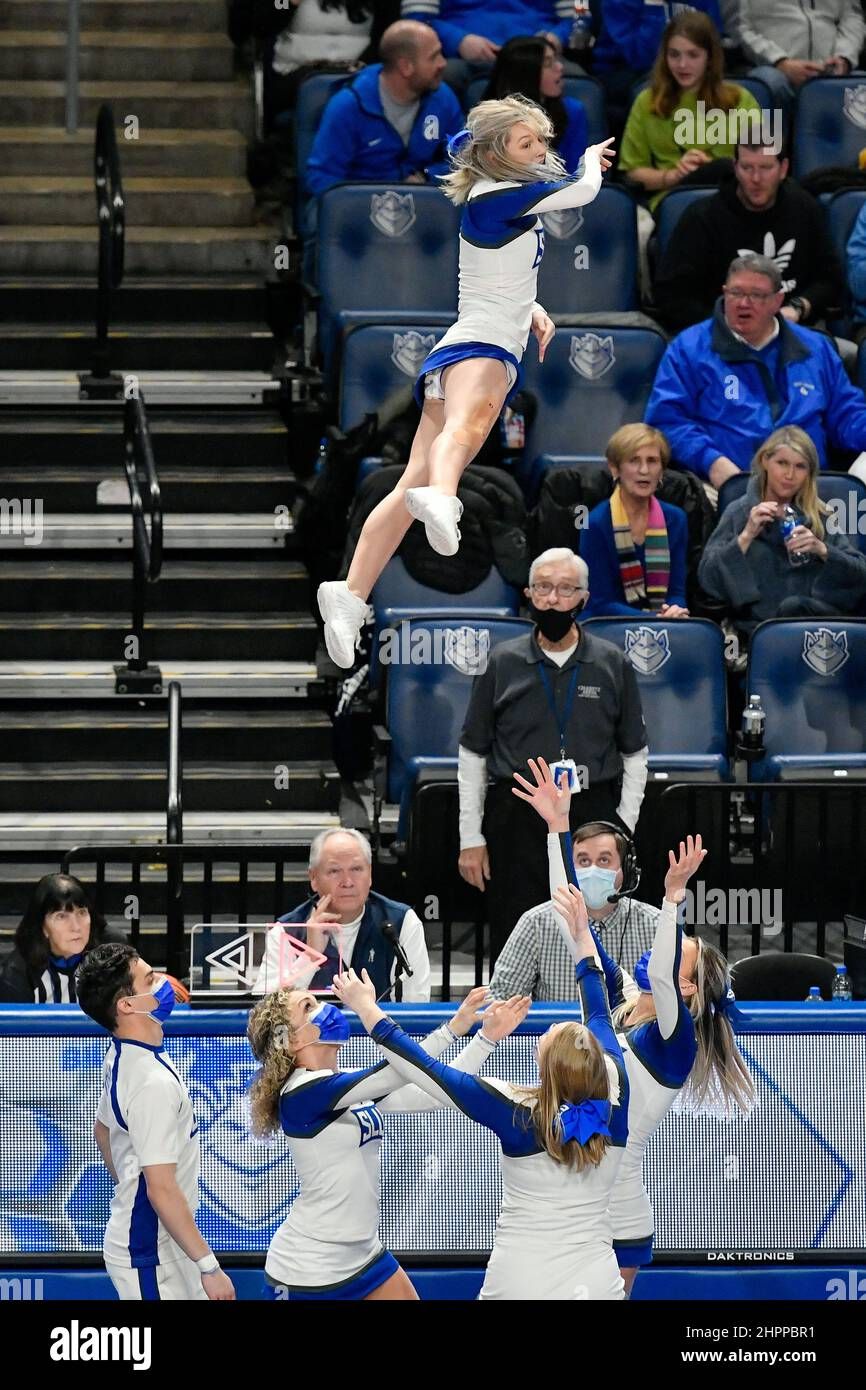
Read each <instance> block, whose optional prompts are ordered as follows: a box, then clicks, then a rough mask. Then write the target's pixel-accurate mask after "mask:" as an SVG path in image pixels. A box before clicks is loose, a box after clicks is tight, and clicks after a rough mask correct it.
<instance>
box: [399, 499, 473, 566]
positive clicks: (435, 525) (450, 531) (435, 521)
mask: <svg viewBox="0 0 866 1390" xmlns="http://www.w3.org/2000/svg"><path fill="white" fill-rule="evenodd" d="M406 506H407V508H408V510H409V512H410V514H411V515H412V516H414V518H415V520H416V521H423V523H424V530H425V531H426V532H427V540H428V541H429V543H430V545H431V546H432V547H433V549H434V550H435V551H436V553H437V554H438V555H456V554H457V551H458V550H459V548H460V529H459V527H458V525H457V523H458V521H459V520H460V518H461V516H462V515H463V503H462V502H461V501H460V500H459V498H457V497H448V496H447V495H446V494H445V493H444V492H440V491H439V490H438V488H435V487H410V488H409V489H408V490H407V492H406Z"/></svg>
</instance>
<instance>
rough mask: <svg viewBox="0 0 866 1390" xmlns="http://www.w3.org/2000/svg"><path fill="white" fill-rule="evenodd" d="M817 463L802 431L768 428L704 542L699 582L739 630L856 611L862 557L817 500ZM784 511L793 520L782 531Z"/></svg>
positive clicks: (862, 583)
mask: <svg viewBox="0 0 866 1390" xmlns="http://www.w3.org/2000/svg"><path fill="white" fill-rule="evenodd" d="M819 468H820V464H819V460H818V451H817V449H816V448H815V445H814V443H813V442H812V440H811V438H810V437H809V435H808V434H807V433H806V431H805V430H801V429H800V428H799V427H798V426H797V425H785V426H783V427H782V429H778V430H774V431H773V433H772V434H771V435H770V437H769V438H768V439H765V440H764V443H763V444H762V445H761V447H760V448H759V449H758V451H757V452H756V454H755V456H754V458H753V459H752V475H751V478H750V480H749V486H748V489H747V491H746V494H745V496H744V497H740V498H738V499H737V500H736V502H732V503H731V504H730V506H728V507H726V508H725V510H724V512H723V513H722V515H721V518H720V520H719V524H718V526H717V527H716V529H715V531H714V532H713V534H712V535H711V536H710V539H709V540H708V542H707V545H706V549H705V550H704V553H703V556H702V557H701V563H700V566H699V568H698V582H699V583H700V585H701V587H702V588H703V589H705V590H706V592H707V593H708V594H710V595H711V596H712V597H713V598H717V599H722V600H723V601H724V602H726V603H727V604H728V605H729V607H730V610H731V616H732V618H733V621H734V623H735V624H736V626H737V627H738V628H740V629H741V630H742V631H744V632H747V633H749V632H751V631H752V629H753V628H755V627H756V626H757V625H758V623H760V622H763V621H764V620H765V619H767V618H811V617H848V616H854V615H857V614H859V613H862V612H863V609H864V604H866V556H864V555H862V554H861V553H860V551H859V550H857V549H856V548H855V545H854V544H852V542H851V540H850V539H849V537H848V536H847V535H845V534H844V532H845V527H846V526H847V525H848V519H847V517H845V518H844V519H842V518H840V516H839V514H838V512H835V511H831V509H830V508H829V507H828V506H826V505H825V504H824V503H823V502H821V501H820V499H819V497H818V472H819ZM786 510H787V511H788V512H789V517H790V519H791V520H795V521H796V522H797V525H796V526H795V527H794V529H793V531H792V532H791V534H790V536H788V537H787V538H786V536H785V535H784V534H783V531H782V525H781V523H782V522H783V521H784V520H785V513H786Z"/></svg>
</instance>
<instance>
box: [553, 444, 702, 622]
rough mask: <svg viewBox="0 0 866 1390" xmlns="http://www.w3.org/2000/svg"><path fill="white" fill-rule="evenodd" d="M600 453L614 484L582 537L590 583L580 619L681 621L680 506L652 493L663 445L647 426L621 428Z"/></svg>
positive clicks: (684, 543) (666, 450) (664, 457)
mask: <svg viewBox="0 0 866 1390" xmlns="http://www.w3.org/2000/svg"><path fill="white" fill-rule="evenodd" d="M605 452H606V454H607V464H608V468H609V469H610V471H611V474H612V475H613V479H614V483H615V486H614V489H613V493H612V494H611V496H610V498H609V499H608V500H607V501H606V502H599V504H598V506H597V507H593V509H592V511H591V512H590V514H589V517H588V518H587V523H586V529H585V530H584V531H583V533H582V534H581V537H580V554H581V558H582V559H584V560H585V561H586V563H587V565H588V566H589V575H590V585H591V588H590V594H589V603H588V604H587V606H586V608H585V609H584V617H585V618H604V617H615V616H621V617H631V616H632V615H633V614H634V613H635V612H651V613H655V614H657V615H658V616H659V617H660V618H668V619H671V618H687V617H688V616H689V610H688V607H687V606H686V552H687V550H688V521H687V520H686V514H685V512H684V511H683V509H682V507H676V506H674V505H673V504H672V503H670V502H661V501H660V500H659V499H658V498H657V497H656V495H655V494H656V491H657V489H658V486H659V484H660V482H661V480H662V474H663V473H664V470H665V467H666V466H667V463H668V460H669V459H670V455H671V451H670V447H669V445H668V442H667V440H666V439H665V437H664V435H663V434H662V433H661V431H660V430H656V429H653V427H652V426H651V425H622V426H621V427H620V429H618V430H617V431H616V433H615V434H613V435H611V437H610V439H609V440H608V443H607V449H606V451H605Z"/></svg>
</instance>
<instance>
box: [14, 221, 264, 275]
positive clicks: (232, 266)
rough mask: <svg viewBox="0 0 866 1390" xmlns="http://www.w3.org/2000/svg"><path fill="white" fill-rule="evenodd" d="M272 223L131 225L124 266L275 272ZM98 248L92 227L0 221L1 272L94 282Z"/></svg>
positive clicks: (151, 270)
mask: <svg viewBox="0 0 866 1390" xmlns="http://www.w3.org/2000/svg"><path fill="white" fill-rule="evenodd" d="M276 240H277V237H276V234H275V232H274V230H273V228H270V227H255V226H253V227H207V226H199V225H197V224H196V225H195V226H188V227H135V226H132V227H131V226H129V225H128V224H127V228H126V259H125V267H126V270H127V271H128V272H129V274H131V275H154V276H155V275H213V274H219V275H233V274H242V273H245V272H249V273H254V274H257V275H260V276H264V275H266V274H267V273H268V272H269V271H272V270H273V266H274V261H273V248H274V244H275V241H276ZM97 261H98V247H97V243H96V228H95V220H94V226H92V227H68V226H67V227H53V226H50V225H49V226H32V225H20V224H19V225H14V226H2V225H0V274H3V275H15V276H25V275H34V276H35V275H80V276H87V277H88V278H89V279H90V280H91V282H92V277H93V276H94V275H95V273H96V269H97Z"/></svg>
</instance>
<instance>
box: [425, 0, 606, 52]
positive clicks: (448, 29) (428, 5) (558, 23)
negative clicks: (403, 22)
mask: <svg viewBox="0 0 866 1390" xmlns="http://www.w3.org/2000/svg"><path fill="white" fill-rule="evenodd" d="M605 3H607V0H605ZM401 12H402V17H403V19H419V20H420V21H421V23H422V24H429V25H430V28H431V29H435V30H436V33H437V34H438V35H439V38H440V40H441V42H442V49H443V52H444V54H445V57H446V58H456V57H457V50H458V49H459V47H460V45H461V43H462V42H463V40H464V39H465V38H466V36H467V34H480V35H481V37H482V38H484V39H489V40H490V42H491V43H498V44H500V45H502V44H504V43H507V42H508V40H509V39H513V38H514V36H515V35H516V34H541V33H545V34H556V36H557V38H558V39H559V41H560V43H561V44H562V46H563V48H567V47H568V40H569V36H570V34H571V28H572V25H573V24H574V0H496V3H495V4H491V3H490V0H403V4H402V7H401Z"/></svg>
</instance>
